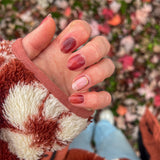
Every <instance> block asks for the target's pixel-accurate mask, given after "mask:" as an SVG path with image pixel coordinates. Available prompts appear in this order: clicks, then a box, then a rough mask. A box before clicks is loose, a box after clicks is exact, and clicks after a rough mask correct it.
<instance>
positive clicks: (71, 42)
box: [61, 37, 76, 53]
mask: <svg viewBox="0 0 160 160" xmlns="http://www.w3.org/2000/svg"><path fill="white" fill-rule="evenodd" d="M75 46H76V40H75V39H74V38H72V37H70V38H67V39H66V40H65V41H64V42H63V43H62V47H61V51H62V52H64V53H68V52H70V51H71V50H72V49H73V48H74V47H75Z"/></svg>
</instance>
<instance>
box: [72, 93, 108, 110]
mask: <svg viewBox="0 0 160 160" xmlns="http://www.w3.org/2000/svg"><path fill="white" fill-rule="evenodd" d="M69 102H70V103H71V104H73V105H74V106H76V107H82V108H86V109H88V110H90V109H91V110H96V109H101V108H104V107H106V106H108V105H109V104H110V103H111V95H110V94H109V93H108V92H105V91H101V92H86V93H76V94H73V95H71V96H70V97H69Z"/></svg>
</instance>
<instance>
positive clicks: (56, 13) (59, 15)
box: [51, 12, 62, 19]
mask: <svg viewBox="0 0 160 160" xmlns="http://www.w3.org/2000/svg"><path fill="white" fill-rule="evenodd" d="M51 14H52V17H53V18H57V19H59V18H60V17H62V14H61V13H60V12H52V13H51Z"/></svg>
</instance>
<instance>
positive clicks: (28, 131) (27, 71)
mask: <svg viewBox="0 0 160 160" xmlns="http://www.w3.org/2000/svg"><path fill="white" fill-rule="evenodd" d="M92 114H93V112H91V111H88V110H85V109H81V108H76V107H74V106H72V105H71V104H70V103H69V102H68V97H67V96H66V95H65V94H64V93H63V92H62V91H61V90H60V89H59V88H58V87H57V86H56V85H55V84H54V83H53V82H52V81H51V80H50V79H49V78H48V77H47V76H46V75H45V73H43V72H42V71H41V70H40V69H39V68H38V67H37V66H36V65H35V64H33V63H32V61H31V60H30V59H29V58H28V57H27V54H26V53H25V50H24V48H23V45H22V39H18V40H16V41H5V40H4V41H1V42H0V160H18V159H21V160H39V159H41V158H43V157H44V155H45V152H46V151H50V152H54V151H58V150H62V149H63V148H65V147H66V146H67V145H68V144H69V143H71V142H72V140H73V139H74V138H75V137H76V136H77V135H78V134H79V133H80V132H81V131H82V130H84V129H85V128H86V127H87V125H88V124H89V123H90V120H91V115H92Z"/></svg>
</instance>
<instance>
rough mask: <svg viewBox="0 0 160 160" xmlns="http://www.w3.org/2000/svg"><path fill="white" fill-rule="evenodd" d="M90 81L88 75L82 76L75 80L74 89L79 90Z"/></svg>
mask: <svg viewBox="0 0 160 160" xmlns="http://www.w3.org/2000/svg"><path fill="white" fill-rule="evenodd" d="M88 83H89V80H88V78H87V77H86V76H83V77H80V78H79V79H77V80H76V81H74V82H73V84H72V89H73V90H75V91H79V90H81V89H82V88H84V87H86V86H87V85H88Z"/></svg>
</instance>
